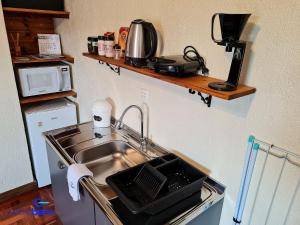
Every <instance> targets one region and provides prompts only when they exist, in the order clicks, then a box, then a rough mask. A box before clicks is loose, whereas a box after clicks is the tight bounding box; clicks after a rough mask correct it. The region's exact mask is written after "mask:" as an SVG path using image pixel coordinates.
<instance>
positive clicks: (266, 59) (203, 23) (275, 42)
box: [56, 0, 300, 225]
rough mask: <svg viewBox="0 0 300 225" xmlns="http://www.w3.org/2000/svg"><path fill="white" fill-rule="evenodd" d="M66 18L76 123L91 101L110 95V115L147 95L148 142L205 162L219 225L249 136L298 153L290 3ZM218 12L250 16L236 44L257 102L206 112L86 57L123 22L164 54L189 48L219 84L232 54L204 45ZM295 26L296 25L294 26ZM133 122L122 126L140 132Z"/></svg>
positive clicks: (170, 3)
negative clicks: (139, 25) (220, 198)
mask: <svg viewBox="0 0 300 225" xmlns="http://www.w3.org/2000/svg"><path fill="white" fill-rule="evenodd" d="M65 2H66V7H67V10H69V11H70V12H71V16H70V19H69V20H64V19H58V20H57V21H56V24H57V31H58V33H60V34H61V35H62V45H63V50H64V52H65V53H69V54H71V55H72V56H74V57H75V64H74V66H73V76H74V84H75V89H76V91H77V92H78V98H77V101H78V103H79V104H80V118H81V121H82V122H83V121H87V120H90V109H91V106H92V102H93V101H94V100H95V99H97V98H104V97H109V98H111V99H112V100H113V102H114V103H115V110H116V113H115V115H116V117H119V116H120V113H121V112H122V110H123V109H124V108H125V107H126V106H128V105H130V104H139V103H140V102H141V99H140V89H141V88H145V89H148V90H149V91H150V100H149V107H150V111H149V115H150V124H149V126H150V127H149V130H150V137H152V139H153V140H154V141H156V142H157V143H159V144H161V145H162V146H164V147H167V148H170V149H176V150H178V151H181V152H182V153H184V154H186V155H188V156H189V157H191V158H192V159H194V160H196V161H197V162H199V163H201V164H203V165H204V166H205V167H207V168H208V169H209V170H210V171H211V175H212V176H213V177H214V178H216V179H218V180H219V181H221V182H222V183H224V184H225V185H226V186H227V195H226V202H225V207H224V210H223V218H222V224H223V225H225V224H228V223H229V221H231V218H232V216H233V208H234V202H235V199H236V195H237V191H238V186H239V177H240V175H241V170H242V166H243V159H244V155H245V148H246V140H247V138H248V136H249V134H254V135H256V136H257V137H258V138H260V139H263V140H266V141H269V142H273V143H275V144H277V145H280V146H283V147H286V148H289V149H291V150H293V151H295V152H298V153H300V149H299V145H300V138H299V133H300V119H299V113H300V98H299V86H300V76H299V71H300V64H299V57H300V47H299V46H300V45H299V43H298V42H299V41H298V39H299V36H300V24H299V17H298V13H299V10H300V4H299V1H297V0H289V1H279V0H276V1H274V0H265V1H261V0H252V1H236V0H226V1H218V0H211V1H203V0H187V1H181V0H163V1H161V0H152V1H146V0H128V1H117V0H110V1H103V0H101V1H99V0H98V1H97V0H66V1H65ZM216 12H231V13H242V12H250V13H252V14H253V15H252V16H251V17H250V20H249V23H248V25H247V27H246V28H245V32H244V35H243V38H244V39H246V40H248V41H249V42H253V44H252V46H251V48H249V49H248V50H249V51H248V53H247V57H246V62H245V67H244V69H243V73H244V74H245V75H244V76H243V77H242V79H241V80H242V82H243V83H245V84H248V85H250V86H255V87H256V88H257V92H256V93H255V94H254V95H251V96H247V97H244V98H240V99H237V100H233V101H230V102H227V101H223V100H218V99H217V98H213V101H212V106H211V108H207V107H206V106H205V105H204V104H202V102H201V100H200V98H199V97H198V96H191V95H190V94H188V90H187V89H184V88H181V87H177V86H174V85H171V84H166V83H164V82H162V81H159V80H155V79H152V78H149V77H144V76H142V75H140V74H137V73H133V72H129V71H127V70H124V69H121V76H117V75H116V74H115V73H113V72H112V71H111V70H110V69H109V68H107V67H106V66H103V65H99V64H98V63H97V61H95V60H91V59H88V58H85V57H83V56H82V52H86V51H87V47H86V38H87V37H88V36H92V35H98V34H101V33H103V32H105V31H115V32H117V31H118V29H119V27H121V26H128V25H129V24H130V21H132V20H133V19H136V18H143V19H145V20H148V21H151V22H153V23H154V25H155V27H156V28H157V29H158V30H159V31H160V33H161V35H162V37H163V40H164V51H163V54H165V55H168V54H180V53H181V52H182V51H183V48H184V47H185V46H186V45H194V46H195V47H196V48H197V49H198V50H199V52H200V53H201V54H202V55H203V56H204V57H205V58H206V60H207V66H208V68H209V69H210V74H211V76H216V77H219V78H223V79H226V77H227V74H228V69H229V65H230V62H231V56H230V54H228V53H225V51H224V47H222V46H218V45H216V44H214V43H213V41H212V40H211V38H210V19H211V16H212V15H213V14H214V13H216ZM297 18H298V19H297ZM136 118H137V117H136V114H134V113H131V114H130V115H129V116H128V117H127V122H128V123H129V124H130V125H132V126H134V127H136V128H138V123H137V122H134V120H136Z"/></svg>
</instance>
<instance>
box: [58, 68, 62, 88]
mask: <svg viewBox="0 0 300 225" xmlns="http://www.w3.org/2000/svg"><path fill="white" fill-rule="evenodd" d="M57 70H58V73H57V81H58V84H57V85H58V91H61V90H62V88H63V73H62V71H61V68H59V67H58V68H57Z"/></svg>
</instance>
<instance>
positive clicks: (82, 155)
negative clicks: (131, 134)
mask: <svg viewBox="0 0 300 225" xmlns="http://www.w3.org/2000/svg"><path fill="white" fill-rule="evenodd" d="M74 159H75V161H76V162H77V163H83V164H85V165H86V166H87V168H89V170H91V171H92V172H93V174H94V176H93V179H94V181H95V182H96V183H97V184H99V185H107V184H106V182H105V179H106V177H108V176H110V175H112V174H114V173H116V172H118V171H121V170H124V169H127V168H129V167H131V166H134V165H137V164H139V163H143V162H145V161H147V160H148V159H147V157H146V156H145V155H144V154H143V153H141V152H139V151H138V150H136V149H134V148H133V147H132V146H130V145H129V144H128V143H127V142H125V141H111V142H107V143H105V144H102V145H98V146H95V147H93V148H90V149H86V150H83V151H81V152H79V153H77V154H76V155H75V157H74Z"/></svg>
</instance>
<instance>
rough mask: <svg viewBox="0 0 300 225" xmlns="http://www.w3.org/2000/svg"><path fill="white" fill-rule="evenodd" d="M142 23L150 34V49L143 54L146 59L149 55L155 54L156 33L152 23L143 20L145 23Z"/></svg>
mask: <svg viewBox="0 0 300 225" xmlns="http://www.w3.org/2000/svg"><path fill="white" fill-rule="evenodd" d="M143 25H144V28H145V29H146V30H147V31H148V32H149V34H150V50H149V52H148V53H146V55H145V58H146V59H148V58H150V57H151V56H154V55H155V52H156V48H157V33H156V30H155V28H154V26H153V25H152V23H147V22H145V23H143Z"/></svg>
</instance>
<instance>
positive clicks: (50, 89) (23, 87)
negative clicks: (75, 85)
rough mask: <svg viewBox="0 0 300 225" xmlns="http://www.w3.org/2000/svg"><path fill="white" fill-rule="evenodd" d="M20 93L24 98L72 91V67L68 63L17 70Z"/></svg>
mask: <svg viewBox="0 0 300 225" xmlns="http://www.w3.org/2000/svg"><path fill="white" fill-rule="evenodd" d="M17 76H18V77H17V80H18V86H19V92H20V94H21V95H22V96H23V97H29V96H35V95H43V94H49V93H56V92H63V91H70V90H71V89H72V87H71V73H70V66H69V65H68V64H66V63H59V64H58V63H56V64H50V65H49V64H48V65H43V66H35V67H19V68H17Z"/></svg>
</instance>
